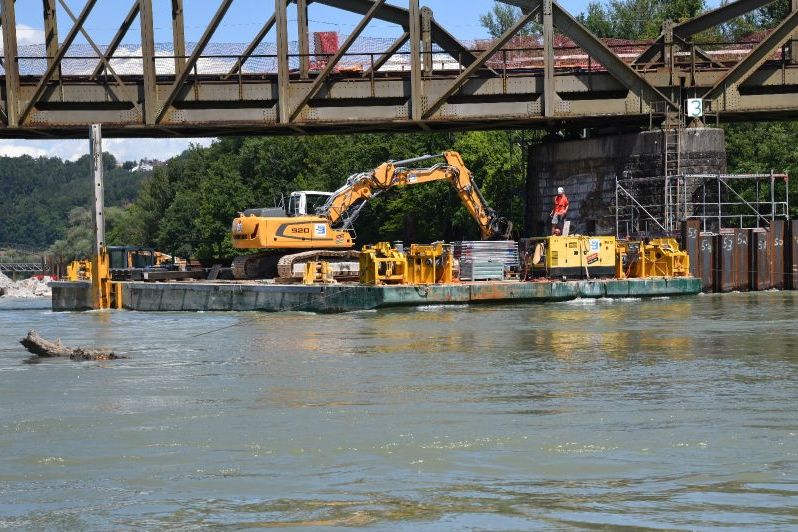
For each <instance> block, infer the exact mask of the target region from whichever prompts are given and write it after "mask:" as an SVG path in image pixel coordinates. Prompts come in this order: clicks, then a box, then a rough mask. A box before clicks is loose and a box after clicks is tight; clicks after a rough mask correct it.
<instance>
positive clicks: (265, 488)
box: [0, 293, 798, 530]
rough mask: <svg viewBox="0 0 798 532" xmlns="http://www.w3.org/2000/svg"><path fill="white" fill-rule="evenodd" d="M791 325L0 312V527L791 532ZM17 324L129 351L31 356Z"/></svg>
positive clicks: (794, 491)
mask: <svg viewBox="0 0 798 532" xmlns="http://www.w3.org/2000/svg"><path fill="white" fill-rule="evenodd" d="M796 325H798V295H796V294H795V293H763V294H731V295H726V296H698V297H690V298H681V299H659V300H650V301H615V302H610V301H598V302H595V301H576V302H571V303H568V304H546V305H513V306H474V307H464V306H460V307H429V308H415V309H404V310H386V311H380V312H362V313H353V314H343V315H333V316H318V315H312V314H301V313H286V314H235V313H231V314H215V313H198V314H182V313H181V314H147V313H137V312H121V313H103V312H91V313H59V314H53V313H51V312H49V311H48V310H46V309H45V308H41V303H36V302H33V303H31V302H24V301H13V300H12V301H9V300H0V528H8V529H14V530H16V529H48V530H49V529H62V530H87V529H88V530H110V529H114V530H144V529H146V530H153V529H164V528H167V529H181V530H192V529H200V528H213V527H218V528H233V529H242V528H262V527H275V528H283V527H289V526H291V527H292V528H293V527H299V528H303V527H304V528H307V529H313V530H317V529H325V528H334V527H340V526H346V527H363V528H371V529H375V530H385V529H391V530H419V529H421V530H451V529H456V530H522V529H523V530H528V529H573V528H577V529H579V528H586V529H593V528H616V527H619V526H629V527H635V528H639V527H642V528H645V527H651V528H665V529H714V528H732V529H773V530H784V529H790V528H796V527H798V413H797V412H798V403H797V402H796V398H798V328H797V327H796ZM29 328H35V329H37V330H38V331H39V332H40V333H41V334H43V335H45V336H47V337H60V338H62V339H63V340H64V342H65V343H66V344H71V345H87V344H90V345H89V346H90V347H98V348H101V347H108V348H111V349H113V350H114V351H116V352H119V353H122V354H126V355H128V356H130V357H131V358H130V359H129V360H120V361H113V362H72V361H69V360H45V361H41V362H38V363H34V362H35V361H31V360H28V356H27V354H26V353H25V352H24V351H23V350H22V349H21V347H20V346H19V345H18V343H17V341H18V340H19V339H20V338H21V337H22V336H24V334H25V333H26V332H27V330H28V329H29ZM222 328H224V329H222ZM213 329H221V330H219V331H218V332H216V333H214V334H208V335H204V336H197V334H199V333H202V332H205V331H209V330H213Z"/></svg>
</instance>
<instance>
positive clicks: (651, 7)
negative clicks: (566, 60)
mask: <svg viewBox="0 0 798 532" xmlns="http://www.w3.org/2000/svg"><path fill="white" fill-rule="evenodd" d="M705 9H706V4H705V2H704V0H611V1H610V2H607V3H602V2H590V3H589V4H588V5H587V10H586V12H584V13H582V14H580V15H579V20H580V22H582V24H584V25H585V26H586V27H587V28H588V29H589V30H590V31H591V32H593V33H594V34H595V35H596V36H597V37H602V38H607V37H614V38H619V39H630V40H639V39H653V38H656V37H657V36H658V35H659V34H660V32H661V31H662V24H663V22H665V21H666V20H669V19H670V20H673V21H677V22H678V21H680V20H687V19H690V18H693V17H695V16H697V15H699V14H700V13H701V12H702V11H704V10H705Z"/></svg>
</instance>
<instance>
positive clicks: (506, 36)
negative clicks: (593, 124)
mask: <svg viewBox="0 0 798 532" xmlns="http://www.w3.org/2000/svg"><path fill="white" fill-rule="evenodd" d="M543 1H544V2H546V1H547V0H543ZM549 1H550V0H549ZM540 7H541V6H540V4H539V3H538V5H537V6H535V7H534V8H532V9H530V10H529V11H527V12H526V13H525V14H524V15H523V16H521V18H519V19H518V20H517V21H516V22H515V24H513V25H512V26H510V27H509V28H508V29H507V30H506V31H505V32H504V33H503V34H502V35H501V37H499V38H498V39H496V40H495V41H494V42H493V44H491V45H490V46H489V47H488V48H487V49H486V50H485V51H483V52H482V53H481V54H479V56H478V57H477V60H476V61H474V62H473V63H471V64H470V65H468V67H466V68H465V70H463V71H462V72H461V73H460V75H459V76H457V77H456V78H455V80H454V81H453V82H452V83H451V84H450V85H449V88H448V89H446V90H445V91H444V92H443V94H442V95H441V96H440V97H438V99H437V100H435V101H434V102H433V103H432V104H431V105H430V106H429V107H427V110H426V111H425V112H424V114H423V118H425V119H428V118H430V117H431V116H432V115H434V114H435V113H436V112H438V110H439V109H440V108H441V107H442V106H443V105H444V104H445V103H446V101H447V100H448V99H449V98H450V97H451V96H452V95H453V94H454V93H455V92H457V90H458V89H459V88H460V87H462V86H463V83H465V81H466V80H467V79H468V78H469V77H471V75H472V74H473V73H474V72H475V71H476V70H477V69H478V68H480V67H481V66H482V65H484V64H485V61H487V60H488V59H490V58H491V57H492V56H493V55H494V54H495V53H496V52H497V51H498V50H499V49H500V48H501V47H503V46H504V45H505V44H507V42H508V41H509V40H510V39H512V38H513V37H514V36H515V35H516V34H517V33H518V32H519V31H521V29H522V28H523V27H524V26H526V25H527V24H528V23H529V22H530V21H531V20H532V19H533V18H534V17H536V16H537V14H538V13H539V12H540ZM546 63H548V64H551V63H552V61H551V58H546ZM552 67H553V64H552ZM547 94H548V91H547Z"/></svg>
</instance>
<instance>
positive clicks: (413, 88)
mask: <svg viewBox="0 0 798 532" xmlns="http://www.w3.org/2000/svg"><path fill="white" fill-rule="evenodd" d="M409 11H410V21H409V24H410V64H411V67H410V116H411V118H412V119H413V120H421V118H422V116H423V114H424V109H422V107H421V101H422V90H423V86H422V83H421V13H420V12H419V7H418V0H410V10H409Z"/></svg>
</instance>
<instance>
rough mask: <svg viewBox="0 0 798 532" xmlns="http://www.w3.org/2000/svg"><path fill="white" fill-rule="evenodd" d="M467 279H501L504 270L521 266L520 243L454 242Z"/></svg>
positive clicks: (462, 272)
mask: <svg viewBox="0 0 798 532" xmlns="http://www.w3.org/2000/svg"><path fill="white" fill-rule="evenodd" d="M454 256H455V258H456V259H457V260H459V261H460V278H461V279H463V280H465V281H483V280H501V279H503V278H504V272H505V271H506V270H508V269H511V268H514V269H516V268H518V267H519V263H520V261H519V257H518V243H517V242H515V241H512V240H495V241H494V240H484V241H482V240H480V241H462V242H455V243H454Z"/></svg>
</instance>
